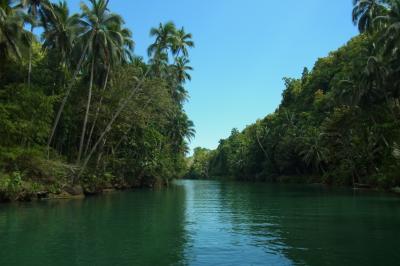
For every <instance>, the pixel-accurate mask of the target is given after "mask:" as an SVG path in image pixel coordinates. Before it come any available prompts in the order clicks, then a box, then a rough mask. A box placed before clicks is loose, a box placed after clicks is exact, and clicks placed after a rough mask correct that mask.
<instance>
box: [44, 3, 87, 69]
mask: <svg viewBox="0 0 400 266" xmlns="http://www.w3.org/2000/svg"><path fill="white" fill-rule="evenodd" d="M52 12H53V14H54V16H52V19H51V20H48V21H47V22H46V26H45V31H44V32H43V34H42V39H43V48H45V49H47V50H54V51H56V52H57V54H59V55H60V59H61V60H60V63H61V64H62V65H64V67H66V66H67V65H69V63H70V62H71V60H70V59H71V55H72V50H73V48H74V46H75V43H76V40H77V37H78V35H79V33H80V30H81V28H80V25H79V15H78V14H74V15H72V16H70V11H69V8H68V5H67V2H66V1H63V2H59V3H57V4H52ZM46 16H47V15H46Z"/></svg>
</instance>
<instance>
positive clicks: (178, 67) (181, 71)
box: [173, 57, 193, 84]
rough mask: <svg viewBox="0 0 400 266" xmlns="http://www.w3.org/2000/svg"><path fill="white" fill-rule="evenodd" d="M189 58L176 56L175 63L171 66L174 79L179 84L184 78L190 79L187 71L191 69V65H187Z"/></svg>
mask: <svg viewBox="0 0 400 266" xmlns="http://www.w3.org/2000/svg"><path fill="white" fill-rule="evenodd" d="M189 63H190V60H189V59H187V58H185V57H178V58H177V59H176V62H175V65H174V66H173V69H174V72H175V75H176V79H177V81H178V83H179V84H184V83H185V82H186V80H189V81H190V80H192V77H191V76H190V74H189V73H188V71H192V70H193V67H191V66H189V65H188V64H189Z"/></svg>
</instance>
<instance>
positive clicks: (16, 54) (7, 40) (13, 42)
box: [0, 0, 26, 61]
mask: <svg viewBox="0 0 400 266" xmlns="http://www.w3.org/2000/svg"><path fill="white" fill-rule="evenodd" d="M15 2H16V1H14V0H0V60H2V61H3V60H5V59H6V58H20V57H21V49H20V48H21V46H24V44H26V42H23V37H25V36H26V34H25V33H26V32H25V31H24V29H23V22H24V21H23V16H22V10H21V9H20V8H19V7H18V6H16V5H15Z"/></svg>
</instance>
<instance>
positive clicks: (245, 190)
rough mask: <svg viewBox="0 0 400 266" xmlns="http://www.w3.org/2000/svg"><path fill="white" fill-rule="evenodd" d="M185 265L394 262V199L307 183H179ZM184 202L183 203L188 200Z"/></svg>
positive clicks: (398, 215)
mask: <svg viewBox="0 0 400 266" xmlns="http://www.w3.org/2000/svg"><path fill="white" fill-rule="evenodd" d="M182 185H184V186H185V187H187V190H188V192H187V197H188V198H187V201H188V202H190V206H191V207H190V211H189V212H188V211H187V219H189V226H188V231H193V232H196V237H195V238H194V240H193V241H194V244H192V245H191V246H190V248H187V251H186V252H187V253H188V254H190V255H191V260H190V262H191V263H192V264H194V265H202V264H203V265H204V264H207V263H210V262H216V264H223V263H226V265H260V264H261V265H291V264H294V265H396V264H397V263H398V261H399V260H400V252H399V249H398V248H397V239H400V230H399V227H398V226H399V225H400V208H399V207H400V200H399V198H396V197H392V196H390V195H387V194H377V193H356V194H355V193H353V192H352V191H351V190H347V189H334V190H332V189H327V188H323V187H317V186H315V187H307V186H279V185H268V184H249V183H230V182H222V183H221V182H218V181H196V182H194V183H193V181H184V182H182ZM188 206H189V204H188Z"/></svg>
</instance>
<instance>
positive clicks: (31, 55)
mask: <svg viewBox="0 0 400 266" xmlns="http://www.w3.org/2000/svg"><path fill="white" fill-rule="evenodd" d="M33 29H34V26H33V25H32V26H31V38H32V40H31V45H30V47H29V66H28V88H29V89H30V88H31V75H32V57H33V47H32V46H33Z"/></svg>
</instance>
